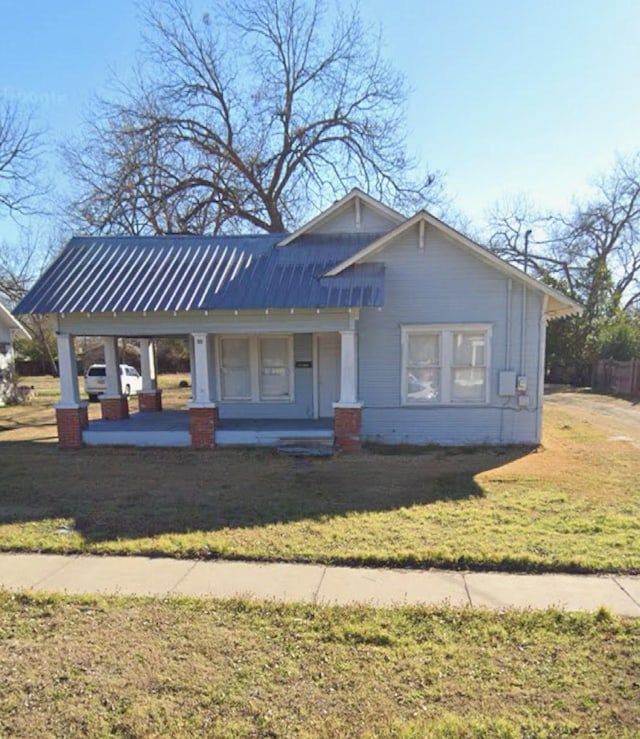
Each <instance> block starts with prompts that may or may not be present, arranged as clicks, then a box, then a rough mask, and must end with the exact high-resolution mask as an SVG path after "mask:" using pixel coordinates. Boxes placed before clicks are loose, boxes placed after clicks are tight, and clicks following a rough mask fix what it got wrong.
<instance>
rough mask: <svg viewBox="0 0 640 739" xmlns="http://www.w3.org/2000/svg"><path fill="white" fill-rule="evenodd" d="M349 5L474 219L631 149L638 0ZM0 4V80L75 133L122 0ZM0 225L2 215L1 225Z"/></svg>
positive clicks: (579, 176)
mask: <svg viewBox="0 0 640 739" xmlns="http://www.w3.org/2000/svg"><path fill="white" fill-rule="evenodd" d="M200 5H203V6H204V5H209V6H211V7H214V6H215V0H213V1H212V2H211V3H206V2H204V0H198V6H200ZM361 11H362V15H363V16H364V17H365V19H367V20H369V21H371V22H373V23H376V24H378V23H379V24H380V25H381V27H382V30H383V34H384V38H385V53H386V56H387V57H388V58H389V59H391V60H392V62H393V63H394V65H395V66H396V67H397V68H399V69H400V70H401V71H403V72H404V74H405V75H406V77H407V81H408V83H409V85H410V87H411V88H412V92H411V97H410V101H409V128H410V131H411V133H410V138H409V148H410V150H411V151H413V152H416V153H417V154H418V155H420V156H421V158H422V160H423V161H425V162H427V163H428V164H429V166H430V167H431V168H432V169H435V170H439V171H441V172H442V173H443V174H444V176H445V185H446V188H447V192H448V194H449V195H450V196H451V198H452V200H453V205H454V206H455V207H456V208H457V209H459V210H460V211H462V212H464V213H467V214H468V215H469V216H470V217H471V218H472V220H474V221H476V222H479V221H480V220H481V218H482V215H483V213H484V211H485V210H486V208H487V207H489V206H490V205H491V204H493V203H494V202H495V201H496V200H497V199H499V198H504V197H505V196H508V195H511V194H517V193H523V194H527V195H528V196H529V197H531V198H532V199H533V200H534V201H535V202H537V203H539V204H540V205H541V206H543V207H547V208H557V209H563V208H566V207H568V205H569V204H570V202H571V198H572V197H573V196H581V195H583V194H584V193H585V191H586V188H587V185H588V183H589V181H590V179H591V178H592V177H593V176H595V175H597V174H598V173H600V172H603V171H606V170H607V169H608V168H609V167H610V166H611V164H612V162H613V159H614V156H615V155H616V153H620V154H625V153H629V152H633V151H636V150H640V136H639V133H640V84H639V80H640V43H638V29H640V3H639V2H637V0H609V1H608V2H606V1H605V0H553V1H551V0H536V2H530V3H524V2H517V1H516V2H514V1H513V0H509V1H507V0H484V1H483V0H422V1H420V0H395V2H393V3H390V2H389V1H388V0H361ZM0 18H2V26H1V28H0V94H1V95H3V96H5V97H9V98H12V99H17V100H22V101H25V102H27V103H32V104H34V105H36V106H37V107H38V109H39V112H40V116H41V118H42V121H43V122H44V123H45V124H46V125H47V126H48V127H49V129H50V134H51V138H52V139H56V140H61V139H65V138H67V137H68V136H69V135H70V134H74V133H77V131H78V127H79V125H80V123H81V120H82V117H83V115H84V114H85V111H86V106H87V103H88V102H89V101H90V100H91V98H92V96H93V95H96V94H100V93H104V92H105V91H106V90H107V83H108V81H109V78H110V75H111V72H112V71H115V72H116V73H119V74H123V75H126V73H127V72H128V70H130V68H131V66H132V64H133V62H134V60H135V55H136V49H137V48H138V47H139V33H140V29H139V25H138V22H137V11H136V8H135V5H134V3H133V2H132V1H131V0H108V2H105V1H104V0H63V1H62V2H51V1H50V0H21V2H17V1H16V0H0ZM10 231H11V227H10V224H9V223H8V222H7V219H6V218H5V219H4V220H3V221H0V239H1V238H2V237H3V236H6V235H7V234H8V233H10Z"/></svg>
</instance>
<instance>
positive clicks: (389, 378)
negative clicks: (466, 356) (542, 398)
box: [358, 227, 542, 444]
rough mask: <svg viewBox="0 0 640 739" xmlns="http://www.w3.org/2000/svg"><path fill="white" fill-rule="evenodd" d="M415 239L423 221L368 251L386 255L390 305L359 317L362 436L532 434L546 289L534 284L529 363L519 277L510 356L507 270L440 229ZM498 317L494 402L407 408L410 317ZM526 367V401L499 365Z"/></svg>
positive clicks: (474, 439)
mask: <svg viewBox="0 0 640 739" xmlns="http://www.w3.org/2000/svg"><path fill="white" fill-rule="evenodd" d="M425 241H426V243H425V249H424V250H420V249H419V248H418V229H417V227H416V228H415V229H413V230H412V231H411V232H407V233H406V234H404V235H403V236H402V237H401V238H400V239H399V240H398V241H397V242H394V243H392V244H391V245H389V246H388V247H387V248H386V249H385V250H384V251H382V252H380V253H378V254H376V255H374V256H373V257H371V259H372V260H375V261H384V263H385V265H386V277H385V306H384V308H382V309H381V310H372V309H366V310H363V311H362V313H361V316H360V320H359V321H358V332H359V350H360V376H359V383H360V399H361V400H362V402H363V403H364V412H363V435H364V436H365V438H366V439H369V440H376V441H383V442H386V443H401V442H404V443H438V444H470V443H474V444H479V443H535V442H536V441H538V439H537V414H538V412H539V409H538V408H537V398H538V393H537V390H538V387H537V385H538V381H539V376H540V375H539V364H538V362H539V352H538V339H539V335H538V334H539V325H540V315H541V310H542V296H541V294H540V293H537V292H534V291H532V290H531V289H529V290H528V291H527V307H526V311H525V317H526V322H525V323H526V341H525V365H524V366H523V367H521V366H520V349H521V341H520V338H521V321H520V318H521V306H522V283H519V282H517V281H514V282H513V287H512V291H511V331H510V334H511V347H510V357H509V358H508V357H506V354H505V352H506V345H507V341H506V331H507V326H506V323H507V322H506V315H507V295H508V278H507V277H505V276H504V275H503V274H501V273H500V272H498V271H496V270H494V269H492V268H491V267H489V266H488V265H486V264H484V263H483V262H481V261H480V260H479V259H477V258H476V257H474V256H473V255H472V254H470V253H469V252H468V251H466V250H465V249H464V248H463V247H461V246H459V245H458V244H456V243H455V242H453V241H451V240H449V239H448V238H447V237H445V236H444V235H442V234H441V233H440V232H438V231H437V230H436V229H435V228H433V227H429V228H427V232H426V240H425ZM412 323H413V324H431V323H433V324H446V323H483V324H491V326H492V339H491V357H490V371H489V385H490V402H489V404H488V405H477V406H463V407H460V406H435V407H419V408H415V407H410V408H409V407H401V367H402V350H401V326H402V325H403V324H412ZM507 369H510V370H514V371H515V372H517V373H518V374H519V375H520V374H524V375H526V376H527V379H528V383H529V390H528V393H527V394H528V397H529V407H528V408H526V409H525V408H519V407H518V404H517V399H516V398H515V397H514V398H501V397H499V396H498V394H497V389H498V373H499V372H500V371H501V370H507Z"/></svg>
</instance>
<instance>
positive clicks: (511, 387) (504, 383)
mask: <svg viewBox="0 0 640 739" xmlns="http://www.w3.org/2000/svg"><path fill="white" fill-rule="evenodd" d="M515 394H516V373H515V372H509V371H505V372H501V373H500V374H499V375H498V395H500V396H502V397H503V398H510V397H513V396H514V395H515Z"/></svg>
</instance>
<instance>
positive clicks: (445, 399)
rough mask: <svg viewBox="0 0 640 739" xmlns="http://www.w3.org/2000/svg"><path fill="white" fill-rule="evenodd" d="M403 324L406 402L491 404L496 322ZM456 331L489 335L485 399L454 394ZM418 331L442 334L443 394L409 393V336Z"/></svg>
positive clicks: (402, 398)
mask: <svg viewBox="0 0 640 739" xmlns="http://www.w3.org/2000/svg"><path fill="white" fill-rule="evenodd" d="M400 328H401V342H402V364H401V379H400V386H401V400H402V405H406V406H420V407H424V406H428V407H432V406H451V405H456V406H458V405H460V406H469V405H488V404H489V402H490V400H491V335H492V331H493V326H492V325H491V324H490V323H436V324H428V323H427V324H408V325H406V324H405V325H403V326H401V327H400ZM456 333H476V334H484V336H485V364H484V370H485V378H486V380H485V397H484V400H458V399H454V398H452V374H453V369H454V364H453V335H454V334H456ZM414 334H418V335H420V334H422V335H424V334H429V335H432V336H433V335H436V336H438V338H439V345H440V358H439V364H438V368H439V370H440V397H439V398H437V399H436V400H416V399H415V398H409V397H408V394H409V393H408V391H409V388H408V384H409V383H408V372H407V364H408V358H409V337H410V336H411V335H414ZM456 366H457V365H456Z"/></svg>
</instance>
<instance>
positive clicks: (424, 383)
mask: <svg viewBox="0 0 640 739" xmlns="http://www.w3.org/2000/svg"><path fill="white" fill-rule="evenodd" d="M490 338H491V327H490V326H489V325H487V324H450V325H434V326H429V325H422V326H403V327H402V403H403V405H429V404H431V405H443V404H444V405H446V404H456V403H457V404H463V403H488V402H489V356H490V346H489V342H490Z"/></svg>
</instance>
